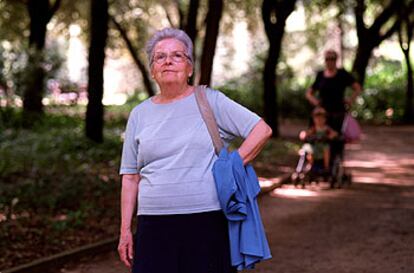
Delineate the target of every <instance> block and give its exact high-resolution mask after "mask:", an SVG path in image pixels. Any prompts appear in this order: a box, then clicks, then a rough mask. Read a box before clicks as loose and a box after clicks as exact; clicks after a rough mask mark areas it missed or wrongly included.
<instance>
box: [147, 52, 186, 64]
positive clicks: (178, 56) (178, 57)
mask: <svg viewBox="0 0 414 273" xmlns="http://www.w3.org/2000/svg"><path fill="white" fill-rule="evenodd" d="M168 57H170V58H171V60H172V61H173V62H175V63H183V62H184V61H185V60H186V59H190V58H189V57H188V56H187V55H186V54H185V53H184V52H183V51H173V52H171V53H170V54H167V53H165V52H155V53H154V56H153V57H152V60H153V61H154V62H156V63H157V64H162V63H164V62H165V61H166V60H167V58H168Z"/></svg>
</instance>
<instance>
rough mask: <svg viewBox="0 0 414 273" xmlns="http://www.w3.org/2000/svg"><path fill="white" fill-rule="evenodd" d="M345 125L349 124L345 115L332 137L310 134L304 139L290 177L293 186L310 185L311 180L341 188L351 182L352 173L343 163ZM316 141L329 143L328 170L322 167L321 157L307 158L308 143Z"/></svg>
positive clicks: (313, 143)
mask: <svg viewBox="0 0 414 273" xmlns="http://www.w3.org/2000/svg"><path fill="white" fill-rule="evenodd" d="M347 126H349V122H348V121H347V117H346V118H345V119H344V122H343V124H342V130H341V133H340V134H339V135H338V136H337V137H335V138H334V139H328V138H326V137H317V136H310V137H306V138H305V139H304V145H303V146H302V148H301V149H300V150H299V160H298V163H297V165H296V168H295V171H294V172H293V173H292V174H291V177H290V178H291V181H292V183H293V185H295V187H297V186H299V185H301V186H302V188H305V187H306V184H309V185H310V184H311V183H312V182H315V183H316V184H319V182H321V181H325V182H329V185H330V187H331V188H335V187H337V188H341V187H343V186H345V185H350V184H351V183H352V175H351V174H350V173H347V172H346V171H345V168H344V165H343V157H344V146H345V143H346V142H347V141H346V140H347V139H346V138H345V137H344V134H343V133H344V132H345V131H346V129H347ZM317 143H326V144H329V150H330V160H329V170H326V169H325V168H324V161H323V159H322V160H321V159H315V160H313V161H310V160H309V157H308V154H309V153H310V152H311V151H310V150H309V149H308V148H307V147H309V144H312V145H315V144H317Z"/></svg>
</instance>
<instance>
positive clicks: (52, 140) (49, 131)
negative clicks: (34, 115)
mask: <svg viewBox="0 0 414 273" xmlns="http://www.w3.org/2000/svg"><path fill="white" fill-rule="evenodd" d="M59 110H60V111H62V112H64V110H65V108H63V107H62V108H60V109H55V111H59ZM13 115H18V113H17V112H14V113H10V116H13ZM15 119H16V120H18V119H19V117H16V118H15ZM123 123H125V119H124V120H123ZM10 125H12V126H15V125H16V124H7V126H5V127H3V128H4V130H2V131H1V133H0V158H1V159H2V160H1V161H0V162H1V163H0V181H1V182H0V184H1V187H0V210H1V211H4V212H11V211H14V213H15V214H19V213H22V212H28V213H30V214H31V213H42V214H44V215H45V217H46V216H47V215H50V214H52V215H53V214H56V213H58V212H59V213H67V214H68V219H69V220H70V221H69V220H68V221H69V222H70V223H72V224H73V223H75V224H81V222H82V219H83V218H84V217H85V213H88V209H87V208H89V207H90V206H91V204H95V205H94V206H93V207H96V206H98V208H97V210H96V211H95V212H102V209H104V208H99V205H98V204H99V203H100V202H101V201H100V200H102V198H105V195H108V194H111V193H112V192H113V191H114V190H115V189H116V184H115V183H109V182H115V181H116V180H118V175H117V174H116V170H117V166H118V164H119V156H120V150H121V137H120V134H121V130H115V129H114V128H113V129H111V130H109V131H106V132H105V133H106V136H105V138H106V142H105V143H103V144H96V143H94V142H92V141H89V140H88V139H86V138H85V137H84V136H83V135H84V133H83V121H82V119H81V117H80V116H79V115H74V116H67V115H62V113H60V114H50V113H49V114H47V115H46V116H45V117H44V118H43V119H42V120H41V121H40V122H38V123H37V124H36V125H35V126H34V128H33V130H32V131H27V130H23V129H20V128H15V127H12V126H10ZM17 125H18V124H17ZM114 187H115V188H114ZM13 200H14V201H13ZM79 210H80V211H79ZM77 211H79V212H77ZM71 213H72V214H71Z"/></svg>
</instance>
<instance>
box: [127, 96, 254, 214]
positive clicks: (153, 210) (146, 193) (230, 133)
mask: <svg viewBox="0 0 414 273" xmlns="http://www.w3.org/2000/svg"><path fill="white" fill-rule="evenodd" d="M206 95H207V99H208V101H209V103H210V106H211V108H212V109H213V112H214V115H215V117H216V120H217V125H218V127H219V131H220V136H221V138H222V139H223V141H224V143H225V145H226V146H227V145H228V144H229V143H230V142H231V141H232V140H233V139H234V138H235V137H242V138H246V137H247V136H248V134H249V133H250V131H251V130H252V129H253V127H254V126H255V125H256V124H257V122H258V121H259V120H260V117H259V116H258V115H256V114H255V113H253V112H251V111H250V110H248V109H247V108H245V107H243V106H241V105H240V104H238V103H236V102H234V101H233V100H231V99H229V98H228V97H226V96H225V95H224V94H223V93H221V92H219V91H217V90H213V89H207V90H206ZM216 159H217V156H216V155H215V153H214V147H213V143H212V140H211V138H210V135H209V133H208V131H207V127H206V125H205V123H204V121H203V119H202V116H201V113H200V111H199V109H198V106H197V102H196V99H195V95H194V93H193V94H191V95H189V96H187V97H185V98H182V99H180V100H177V101H174V102H171V103H167V104H156V103H154V102H153V101H152V99H151V98H149V99H147V100H145V101H143V102H142V103H140V104H139V105H138V106H136V107H135V108H134V109H133V110H132V111H131V113H130V116H129V119H128V123H127V127H126V131H125V139H124V145H123V149H122V158H121V167H120V174H140V176H141V180H140V182H139V191H138V214H141V215H167V214H186V213H199V212H206V211H213V210H219V209H220V204H219V200H218V197H217V190H216V186H215V183H214V178H213V174H212V171H211V170H212V167H213V163H214V161H215V160H216Z"/></svg>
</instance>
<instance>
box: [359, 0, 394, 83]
mask: <svg viewBox="0 0 414 273" xmlns="http://www.w3.org/2000/svg"><path fill="white" fill-rule="evenodd" d="M400 6H401V0H392V1H390V2H389V3H388V5H387V6H385V7H384V8H383V10H382V12H381V13H380V14H379V15H378V16H377V17H376V18H375V20H374V22H373V23H372V25H371V26H370V27H366V26H365V23H364V13H365V10H366V5H365V1H364V0H357V1H356V6H355V8H354V13H355V21H356V29H357V36H358V49H357V54H356V55H355V60H354V64H353V66H352V71H353V72H354V74H356V77H357V80H358V81H359V82H360V83H361V85H363V84H364V80H365V73H366V70H367V67H368V63H369V60H370V58H371V55H372V51H373V50H374V48H376V47H377V46H379V45H380V44H381V42H382V41H384V40H385V39H387V38H389V37H390V36H391V35H392V34H394V33H395V32H396V31H397V30H398V28H399V24H400V20H395V22H394V23H393V24H391V26H390V27H388V29H384V27H385V26H387V25H389V24H390V22H391V21H392V18H393V17H395V16H397V15H398V11H399V8H400Z"/></svg>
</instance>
